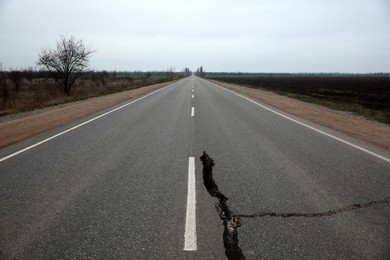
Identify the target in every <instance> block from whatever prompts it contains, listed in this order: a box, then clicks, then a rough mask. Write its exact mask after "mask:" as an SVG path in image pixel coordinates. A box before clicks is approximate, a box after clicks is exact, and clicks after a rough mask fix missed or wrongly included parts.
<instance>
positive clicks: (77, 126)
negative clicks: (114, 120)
mask: <svg viewBox="0 0 390 260" xmlns="http://www.w3.org/2000/svg"><path fill="white" fill-rule="evenodd" d="M174 84H175V83H173V84H171V85H168V86H166V87H163V88H160V89H158V90H155V91H153V92H151V93H149V94H147V95H145V96H142V97H140V98H138V99H136V100H133V101H131V102H129V103H126V104H124V105H122V106H120V107H117V108H114V109H112V110H110V111H108V112H106V113H104V114H101V115H99V116H97V117H94V118H92V119H90V120H88V121H85V122H83V123H81V124H79V125H76V126H74V127H72V128H69V129H67V130H65V131H63V132H61V133H58V134H56V135H53V136H51V137H49V138H47V139H45V140H42V141H40V142H38V143H35V144H33V145H30V146H28V147H26V148H24V149H21V150H19V151H17V152H14V153H12V154H10V155H7V156H5V157H3V158H1V159H0V162H3V161H5V160H8V159H10V158H12V157H14V156H16V155H18V154H21V153H23V152H25V151H28V150H30V149H32V148H34V147H37V146H39V145H41V144H43V143H46V142H48V141H50V140H53V139H54V138H57V137H59V136H61V135H63V134H66V133H68V132H70V131H73V130H75V129H77V128H79V127H81V126H83V125H86V124H89V123H91V122H93V121H95V120H97V119H99V118H102V117H104V116H106V115H109V114H111V113H113V112H115V111H118V110H119V109H122V108H124V107H127V106H129V105H131V104H133V103H135V102H137V101H140V100H142V99H144V98H146V97H148V96H150V95H153V94H155V93H157V92H159V91H161V90H163V89H166V88H168V87H170V86H173V85H174Z"/></svg>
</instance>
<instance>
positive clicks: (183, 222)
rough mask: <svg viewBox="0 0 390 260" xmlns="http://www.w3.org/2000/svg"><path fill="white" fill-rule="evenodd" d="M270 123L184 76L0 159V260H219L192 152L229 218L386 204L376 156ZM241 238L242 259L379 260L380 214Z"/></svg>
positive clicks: (389, 166) (388, 215)
mask: <svg viewBox="0 0 390 260" xmlns="http://www.w3.org/2000/svg"><path fill="white" fill-rule="evenodd" d="M113 109H115V110H113ZM275 112H276V113H275ZM278 113H279V112H278V111H274V110H272V111H271V110H268V109H266V108H264V107H262V106H261V105H258V104H255V103H254V102H251V101H250V100H248V99H245V98H243V97H240V96H238V95H236V94H234V93H232V92H230V91H228V90H225V89H223V88H220V87H218V86H216V85H214V84H212V83H209V82H207V81H205V80H203V79H200V78H197V77H195V76H191V77H188V78H186V79H183V80H181V81H179V82H176V83H174V84H172V85H170V86H168V87H165V88H163V89H161V90H159V91H157V92H154V93H152V94H150V95H147V96H145V97H144V98H141V99H139V100H135V101H130V102H127V103H123V104H121V105H118V106H117V107H116V108H110V109H107V110H105V111H102V112H100V113H98V114H94V115H91V116H90V117H88V118H85V119H83V120H79V121H77V122H74V123H73V124H72V125H67V126H65V127H61V128H58V129H55V130H53V131H50V132H47V133H45V134H42V135H39V136H37V137H34V138H31V139H29V140H26V141H24V142H21V143H18V144H15V145H13V146H9V147H6V148H3V149H1V150H0V158H1V162H0V218H1V222H0V259H11V258H14V259H59V258H61V259H85V258H98V259H107V258H111V259H129V258H130V259H225V258H226V256H225V249H224V244H223V240H222V235H223V232H224V227H223V225H222V220H221V219H220V218H219V216H218V213H217V211H216V209H215V206H214V204H215V201H216V200H215V198H213V197H211V196H210V195H209V193H208V192H207V190H206V189H205V187H204V185H203V179H202V165H201V161H200V160H199V157H200V156H201V155H202V152H203V151H204V150H205V151H207V152H208V154H209V155H210V156H211V157H212V158H213V159H214V161H215V166H214V168H213V170H214V179H215V181H216V183H217V184H218V186H219V189H220V191H221V192H222V193H223V194H225V195H226V196H227V197H228V198H229V199H228V201H227V203H228V205H229V207H230V209H231V210H232V211H233V212H234V213H235V214H257V213H260V212H267V211H273V212H302V213H305V212H309V213H310V212H323V211H327V210H332V209H337V208H343V207H346V206H350V205H352V204H356V203H367V202H370V201H376V200H383V199H386V198H388V197H389V196H390V163H389V161H386V159H387V160H388V158H389V157H390V156H389V151H383V150H380V149H379V148H375V147H369V146H365V145H364V144H361V143H359V142H358V141H355V140H353V139H351V138H348V137H345V136H342V135H341V134H338V133H334V132H332V131H330V130H328V129H323V128H321V127H319V126H316V125H312V124H310V123H308V122H304V121H303V120H300V119H296V118H292V117H291V116H289V115H287V114H285V113H282V114H278ZM285 116H287V117H288V118H286V117H285ZM289 118H291V119H293V121H292V120H291V119H289ZM295 120H298V121H295ZM80 124H81V125H80ZM311 127H314V128H315V129H312V128H311ZM316 129H318V130H319V131H320V132H319V131H318V130H316ZM327 134H329V135H327ZM335 138H336V139H335ZM337 138H340V139H337ZM355 145H357V146H355ZM241 224H242V225H241V227H239V228H238V238H239V246H240V247H241V249H242V251H243V253H244V255H245V256H246V258H247V259H260V258H262V259H267V258H269V259H281V258H289V259H303V258H305V259H329V258H356V259H389V258H390V204H388V203H387V204H381V205H377V206H373V207H369V208H362V209H358V210H353V211H348V212H344V213H342V214H337V215H333V216H329V217H318V218H300V217H292V218H280V217H262V218H242V219H241Z"/></svg>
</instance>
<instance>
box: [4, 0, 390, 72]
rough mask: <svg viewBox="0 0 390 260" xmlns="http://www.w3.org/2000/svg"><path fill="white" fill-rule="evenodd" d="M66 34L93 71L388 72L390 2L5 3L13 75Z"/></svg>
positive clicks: (67, 0) (23, 0)
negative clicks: (86, 54) (77, 42)
mask: <svg viewBox="0 0 390 260" xmlns="http://www.w3.org/2000/svg"><path fill="white" fill-rule="evenodd" d="M66 34H68V35H73V36H75V37H76V38H78V39H82V40H83V41H84V42H85V43H86V45H87V46H89V47H90V48H92V49H94V50H96V53H94V54H93V56H92V58H91V62H90V68H91V69H95V70H115V69H116V70H120V71H121V70H127V71H133V70H143V71H146V70H165V69H168V68H171V67H172V68H175V69H176V71H180V70H182V69H183V68H184V67H189V68H190V69H191V70H193V71H194V70H196V68H197V67H199V66H201V65H203V67H204V69H205V70H206V71H242V72H357V73H362V72H389V71H390V0H294V1H292V0H234V1H233V0H196V1H195V0H142V1H141V0H139V1H132V0H122V1H119V0H110V1H100V0H62V1H59V0H0V63H2V64H3V66H5V67H6V68H10V67H12V68H25V67H27V66H35V64H36V61H37V59H38V53H39V52H40V51H41V49H42V48H44V47H55V44H56V42H57V41H58V40H59V39H60V35H66Z"/></svg>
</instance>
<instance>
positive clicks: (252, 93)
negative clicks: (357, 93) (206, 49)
mask: <svg viewBox="0 0 390 260" xmlns="http://www.w3.org/2000/svg"><path fill="white" fill-rule="evenodd" d="M210 81H211V82H214V83H215V84H218V85H220V86H223V87H225V88H227V89H230V90H233V91H235V92H238V93H241V94H243V95H245V96H248V97H251V98H253V99H256V100H259V101H260V102H262V103H264V104H267V105H270V106H272V107H275V108H278V109H280V110H282V111H285V112H288V113H290V114H293V115H295V116H298V117H301V118H304V119H306V120H309V121H311V122H314V123H316V124H319V125H322V126H325V127H328V128H330V129H333V130H336V131H339V132H342V133H344V134H347V135H349V136H352V137H354V138H357V139H360V140H363V141H366V142H369V143H372V144H375V145H378V146H380V147H383V148H386V149H389V150H390V126H388V125H386V124H382V123H378V122H375V121H371V120H367V119H365V118H363V117H360V116H355V115H353V114H351V113H348V112H343V111H335V110H331V109H328V108H326V107H322V106H319V105H315V104H310V103H305V102H302V101H299V100H296V99H292V98H289V97H286V96H281V95H278V94H275V93H274V92H271V91H266V90H261V89H254V88H249V87H243V86H237V85H233V84H228V83H224V82H219V81H214V80H210Z"/></svg>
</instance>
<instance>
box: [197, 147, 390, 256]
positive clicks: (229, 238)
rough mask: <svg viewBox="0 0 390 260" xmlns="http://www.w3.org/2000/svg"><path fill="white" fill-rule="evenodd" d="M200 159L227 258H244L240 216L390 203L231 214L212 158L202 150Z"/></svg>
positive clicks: (389, 200)
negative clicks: (214, 170) (217, 179)
mask: <svg viewBox="0 0 390 260" xmlns="http://www.w3.org/2000/svg"><path fill="white" fill-rule="evenodd" d="M200 160H201V161H202V163H203V182H204V186H205V187H206V189H207V191H208V193H209V194H210V195H211V196H213V197H215V198H217V201H216V203H215V207H216V209H217V211H218V214H219V217H220V219H221V220H222V221H223V225H224V227H225V230H224V232H223V243H224V246H225V254H226V256H227V257H228V259H234V260H235V259H245V256H244V254H243V253H242V250H241V248H240V247H239V245H238V231H237V229H238V228H239V227H240V226H241V222H240V219H241V218H262V217H266V216H269V217H282V218H289V217H308V218H315V217H328V216H332V215H336V214H340V213H344V212H348V211H352V210H357V209H362V208H369V207H373V206H378V205H383V204H388V203H390V197H386V198H385V199H382V200H373V201H370V202H367V203H358V204H352V205H350V206H347V207H343V208H338V209H332V210H328V211H323V212H316V213H299V212H272V211H270V212H260V213H255V214H233V212H232V211H231V210H230V209H229V207H228V205H227V203H226V201H227V200H228V198H227V197H226V196H225V195H224V194H222V193H221V192H220V191H219V189H218V185H217V184H216V183H215V181H214V179H213V166H215V163H214V160H213V159H212V158H211V157H210V156H209V155H208V154H207V153H206V152H203V155H202V156H201V157H200Z"/></svg>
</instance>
